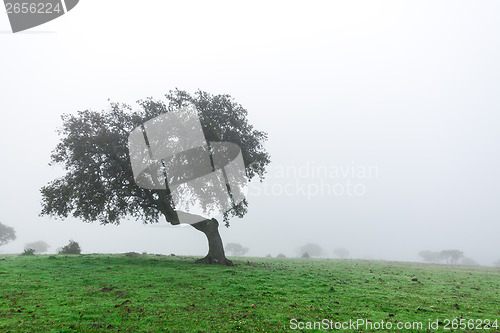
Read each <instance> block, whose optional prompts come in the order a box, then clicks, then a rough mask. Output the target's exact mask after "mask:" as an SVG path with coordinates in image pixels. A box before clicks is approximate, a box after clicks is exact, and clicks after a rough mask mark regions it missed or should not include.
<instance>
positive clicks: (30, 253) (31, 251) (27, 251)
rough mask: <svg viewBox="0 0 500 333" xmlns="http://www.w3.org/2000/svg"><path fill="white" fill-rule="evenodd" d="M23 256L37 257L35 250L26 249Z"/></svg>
mask: <svg viewBox="0 0 500 333" xmlns="http://www.w3.org/2000/svg"><path fill="white" fill-rule="evenodd" d="M21 255H23V256H34V255H35V250H34V249H24V252H23V253H22V254H21Z"/></svg>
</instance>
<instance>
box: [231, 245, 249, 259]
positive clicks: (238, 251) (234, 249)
mask: <svg viewBox="0 0 500 333" xmlns="http://www.w3.org/2000/svg"><path fill="white" fill-rule="evenodd" d="M226 251H227V252H230V253H231V254H232V255H233V256H237V257H239V256H244V255H245V254H246V253H247V252H248V248H246V247H243V245H241V244H238V243H228V244H227V245H226Z"/></svg>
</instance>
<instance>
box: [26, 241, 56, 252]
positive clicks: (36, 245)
mask: <svg viewBox="0 0 500 333" xmlns="http://www.w3.org/2000/svg"><path fill="white" fill-rule="evenodd" d="M24 248H25V249H33V250H35V252H36V253H44V252H47V250H48V249H49V248H50V245H49V244H47V243H46V242H44V241H38V242H32V243H26V245H24Z"/></svg>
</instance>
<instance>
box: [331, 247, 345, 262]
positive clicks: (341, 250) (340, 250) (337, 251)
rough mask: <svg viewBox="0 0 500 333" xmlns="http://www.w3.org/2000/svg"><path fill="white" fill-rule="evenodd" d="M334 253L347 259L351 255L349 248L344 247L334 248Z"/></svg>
mask: <svg viewBox="0 0 500 333" xmlns="http://www.w3.org/2000/svg"><path fill="white" fill-rule="evenodd" d="M333 254H334V255H335V256H336V257H337V258H340V259H345V258H348V257H349V250H347V249H344V248H342V247H339V248H336V249H334V250H333Z"/></svg>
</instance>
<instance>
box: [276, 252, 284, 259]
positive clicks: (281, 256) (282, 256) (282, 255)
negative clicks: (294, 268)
mask: <svg viewBox="0 0 500 333" xmlns="http://www.w3.org/2000/svg"><path fill="white" fill-rule="evenodd" d="M276 258H279V259H284V258H286V255H284V254H283V253H280V254H278V255H277V256H276Z"/></svg>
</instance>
